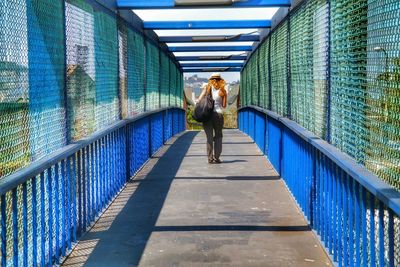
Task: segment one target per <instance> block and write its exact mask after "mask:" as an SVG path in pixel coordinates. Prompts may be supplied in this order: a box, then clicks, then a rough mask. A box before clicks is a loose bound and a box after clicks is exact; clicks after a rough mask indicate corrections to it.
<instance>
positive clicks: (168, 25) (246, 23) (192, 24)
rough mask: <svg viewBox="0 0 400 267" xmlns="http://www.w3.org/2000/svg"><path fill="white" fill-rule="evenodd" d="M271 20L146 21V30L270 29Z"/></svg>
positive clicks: (144, 24)
mask: <svg viewBox="0 0 400 267" xmlns="http://www.w3.org/2000/svg"><path fill="white" fill-rule="evenodd" d="M270 27H271V21H270V20H197V21H144V22H143V28H144V29H146V30H187V29H195V30H204V29H254V28H270Z"/></svg>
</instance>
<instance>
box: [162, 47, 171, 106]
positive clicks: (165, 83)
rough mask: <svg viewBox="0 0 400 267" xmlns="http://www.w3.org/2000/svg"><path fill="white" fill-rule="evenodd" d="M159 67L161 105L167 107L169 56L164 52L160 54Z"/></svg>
mask: <svg viewBox="0 0 400 267" xmlns="http://www.w3.org/2000/svg"><path fill="white" fill-rule="evenodd" d="M160 55H161V57H160V63H161V64H160V69H161V78H160V83H161V85H160V86H161V90H160V93H161V96H160V97H161V107H168V106H169V89H170V88H169V78H170V71H169V68H170V63H169V61H170V60H169V58H168V57H167V55H165V54H164V53H161V54H160Z"/></svg>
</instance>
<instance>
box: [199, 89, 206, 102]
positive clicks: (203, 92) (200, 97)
mask: <svg viewBox="0 0 400 267" xmlns="http://www.w3.org/2000/svg"><path fill="white" fill-rule="evenodd" d="M206 91H207V86H205V87H204V88H203V91H202V92H201V94H200V96H199V98H198V99H197V101H200V100H201V99H202V98H203V97H204V96H205V95H206Z"/></svg>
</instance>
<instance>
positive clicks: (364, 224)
mask: <svg viewBox="0 0 400 267" xmlns="http://www.w3.org/2000/svg"><path fill="white" fill-rule="evenodd" d="M361 197H362V202H361V213H362V214H361V216H362V228H361V229H362V231H361V232H362V254H363V257H362V259H363V266H368V254H367V251H368V238H367V192H366V190H365V188H364V187H362V188H361Z"/></svg>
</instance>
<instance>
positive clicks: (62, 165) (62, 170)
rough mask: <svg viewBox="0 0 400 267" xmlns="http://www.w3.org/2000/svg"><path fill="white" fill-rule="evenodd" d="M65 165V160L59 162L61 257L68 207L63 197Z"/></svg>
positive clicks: (64, 194)
mask: <svg viewBox="0 0 400 267" xmlns="http://www.w3.org/2000/svg"><path fill="white" fill-rule="evenodd" d="M65 172H66V163H65V160H62V161H61V209H60V210H62V212H61V256H63V257H65V254H66V253H65V252H66V251H65V245H66V242H67V241H66V233H67V229H66V224H65V220H66V217H67V216H66V213H67V210H68V208H69V206H66V205H65V197H66V193H65V192H66V186H65V181H66V174H65Z"/></svg>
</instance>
